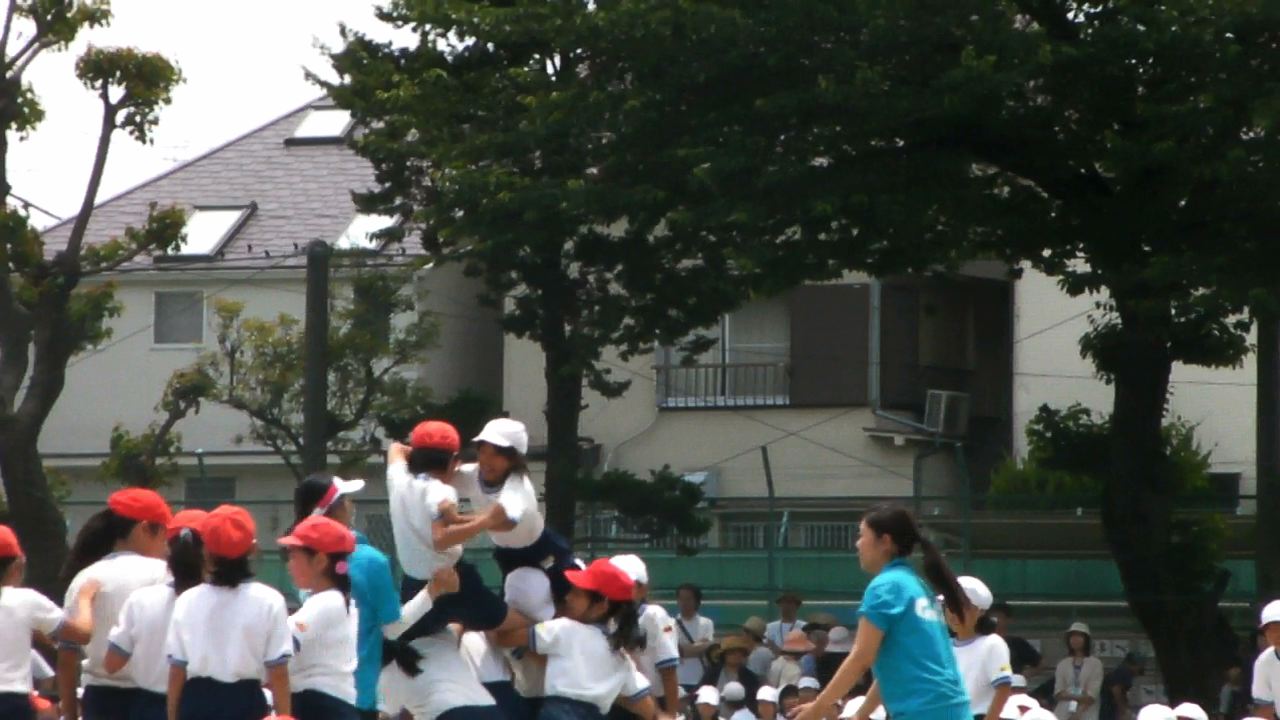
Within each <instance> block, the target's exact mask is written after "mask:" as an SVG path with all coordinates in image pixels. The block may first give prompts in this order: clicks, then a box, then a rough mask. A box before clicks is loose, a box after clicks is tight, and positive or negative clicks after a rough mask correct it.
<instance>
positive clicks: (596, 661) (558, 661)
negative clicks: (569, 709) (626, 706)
mask: <svg viewBox="0 0 1280 720" xmlns="http://www.w3.org/2000/svg"><path fill="white" fill-rule="evenodd" d="M529 649H530V650H532V651H534V652H536V653H540V654H542V655H546V656H547V678H546V688H547V697H562V698H569V699H571V700H579V701H581V702H586V703H591V704H592V705H595V706H596V707H598V708H600V712H602V713H608V712H609V708H611V707H613V703H614V702H615V701H616V700H617V699H618V698H619V697H622V698H625V699H627V700H632V701H635V700H639V699H641V698H643V697H645V696H646V695H648V694H649V681H648V680H646V679H645V677H644V676H643V675H641V674H640V673H639V671H637V670H636V664H635V663H634V662H632V660H631V656H630V655H628V654H626V653H624V652H614V650H613V648H612V647H610V646H609V638H608V636H607V635H605V629H604V628H602V627H600V626H598V625H587V624H585V623H580V622H578V621H577V620H570V619H569V618H556V619H555V620H548V621H546V622H540V623H538V624H537V625H534V626H533V627H532V628H529Z"/></svg>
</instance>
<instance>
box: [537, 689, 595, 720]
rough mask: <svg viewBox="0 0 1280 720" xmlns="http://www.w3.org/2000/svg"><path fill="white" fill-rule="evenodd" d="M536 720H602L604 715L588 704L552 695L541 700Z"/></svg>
mask: <svg viewBox="0 0 1280 720" xmlns="http://www.w3.org/2000/svg"><path fill="white" fill-rule="evenodd" d="M538 720H604V713H602V712H600V708H598V707H596V706H595V705H593V704H591V703H589V702H582V701H581V700H573V699H571V698H566V697H557V696H554V695H552V696H547V697H546V698H543V700H542V709H541V710H539V711H538Z"/></svg>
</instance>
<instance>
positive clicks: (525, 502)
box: [453, 463, 546, 548]
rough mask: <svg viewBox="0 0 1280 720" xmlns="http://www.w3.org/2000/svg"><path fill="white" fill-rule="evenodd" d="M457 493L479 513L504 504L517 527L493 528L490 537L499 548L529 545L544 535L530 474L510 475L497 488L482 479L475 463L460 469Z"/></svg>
mask: <svg viewBox="0 0 1280 720" xmlns="http://www.w3.org/2000/svg"><path fill="white" fill-rule="evenodd" d="M453 484H454V487H456V488H458V494H459V495H461V496H462V497H464V498H467V499H468V500H470V501H471V510H472V512H474V513H476V514H480V513H482V512H485V511H487V510H489V508H491V507H493V506H494V505H501V506H502V510H503V512H505V513H506V514H507V519H508V520H510V521H511V522H514V523H515V524H516V526H515V527H514V528H512V529H511V530H508V531H498V530H490V531H489V537H490V538H491V539H492V540H493V544H494V545H497V546H498V547H506V548H522V547H529V546H530V545H532V544H534V543H535V542H537V541H538V538H540V537H542V530H543V528H545V527H546V523H545V522H544V521H543V519H542V512H541V511H540V510H539V509H538V493H537V491H536V490H534V489H533V481H531V480H530V479H529V476H528V475H524V474H520V475H511V476H509V477H508V478H507V479H506V481H504V482H503V483H502V484H501V485H499V486H497V487H490V486H488V485H486V484H484V483H483V482H481V481H480V469H479V466H477V465H476V464H475V463H469V464H467V465H463V466H462V467H460V468H458V471H457V472H456V473H454V476H453Z"/></svg>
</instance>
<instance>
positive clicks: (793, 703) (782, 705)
mask: <svg viewBox="0 0 1280 720" xmlns="http://www.w3.org/2000/svg"><path fill="white" fill-rule="evenodd" d="M798 707H800V688H798V687H796V686H795V685H784V686H783V687H781V688H780V689H779V690H778V714H779V715H781V716H782V717H790V716H791V711H792V710H795V709H796V708H798Z"/></svg>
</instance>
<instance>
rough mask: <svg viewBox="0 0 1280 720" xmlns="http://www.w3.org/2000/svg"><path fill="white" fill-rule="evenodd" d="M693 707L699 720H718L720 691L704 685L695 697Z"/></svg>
mask: <svg viewBox="0 0 1280 720" xmlns="http://www.w3.org/2000/svg"><path fill="white" fill-rule="evenodd" d="M693 707H694V709H695V710H697V712H698V720H718V719H719V718H720V691H719V690H717V689H715V687H714V686H712V685H703V686H702V687H700V688H698V692H697V693H696V694H695V696H694V699H693Z"/></svg>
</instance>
